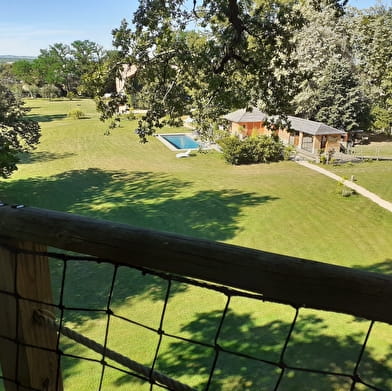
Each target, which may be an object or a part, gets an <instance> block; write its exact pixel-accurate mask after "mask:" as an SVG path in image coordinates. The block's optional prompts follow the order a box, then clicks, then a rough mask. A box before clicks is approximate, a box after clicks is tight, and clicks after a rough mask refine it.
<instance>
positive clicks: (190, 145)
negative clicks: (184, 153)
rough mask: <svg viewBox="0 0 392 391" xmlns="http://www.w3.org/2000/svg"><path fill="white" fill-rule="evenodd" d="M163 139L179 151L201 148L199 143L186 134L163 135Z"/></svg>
mask: <svg viewBox="0 0 392 391" xmlns="http://www.w3.org/2000/svg"><path fill="white" fill-rule="evenodd" d="M161 137H162V138H164V139H165V140H166V141H168V142H169V143H170V144H172V145H173V146H174V147H176V148H177V149H195V148H199V147H200V144H199V143H197V142H196V141H195V140H194V139H193V138H191V137H189V136H187V135H186V134H170V135H163V134H162V135H161Z"/></svg>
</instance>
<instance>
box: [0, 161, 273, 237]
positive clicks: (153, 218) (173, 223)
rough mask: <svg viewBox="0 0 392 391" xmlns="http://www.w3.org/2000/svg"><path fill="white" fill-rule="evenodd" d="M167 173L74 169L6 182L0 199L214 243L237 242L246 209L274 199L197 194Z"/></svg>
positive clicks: (215, 192) (221, 192)
mask: <svg viewBox="0 0 392 391" xmlns="http://www.w3.org/2000/svg"><path fill="white" fill-rule="evenodd" d="M192 186H193V183H192V182H190V181H184V180H179V179H177V178H175V177H172V176H171V175H169V174H165V173H153V172H132V173H127V172H122V171H103V170H100V169H93V168H92V169H88V170H75V171H69V172H65V173H62V174H59V175H55V176H52V177H49V178H41V177H38V178H30V179H25V180H19V181H10V182H7V181H4V182H3V183H2V188H1V189H0V199H1V200H2V201H5V202H9V203H21V204H24V205H33V206H37V207H44V208H48V209H57V210H61V211H68V212H73V213H79V214H83V215H88V216H91V217H95V218H99V219H107V220H111V221H117V222H123V223H128V224H131V225H135V226H139V227H147V228H152V229H157V230H162V231H169V232H176V233H180V234H186V235H191V236H194V237H201V238H206V239H211V240H222V241H223V240H227V239H231V238H232V237H234V235H235V234H236V233H237V232H238V230H239V229H240V227H239V226H238V224H237V223H238V220H239V218H240V217H241V215H242V209H243V208H244V207H249V206H253V205H260V204H265V203H268V202H271V201H274V200H276V199H277V198H276V197H273V196H269V195H265V196H260V195H258V194H255V193H250V192H241V191H238V190H232V189H226V190H197V191H192Z"/></svg>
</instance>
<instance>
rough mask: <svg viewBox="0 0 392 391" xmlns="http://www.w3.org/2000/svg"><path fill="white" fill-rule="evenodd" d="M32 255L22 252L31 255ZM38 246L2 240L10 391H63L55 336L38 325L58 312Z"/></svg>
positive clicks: (0, 313)
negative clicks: (39, 314)
mask: <svg viewBox="0 0 392 391" xmlns="http://www.w3.org/2000/svg"><path fill="white" fill-rule="evenodd" d="M26 250H27V252H23V251H26ZM45 251H46V247H45V246H41V245H37V244H34V243H29V242H23V243H17V242H12V243H11V242H9V241H5V240H3V241H0V363H1V367H2V373H3V377H4V379H5V380H4V385H5V389H6V391H16V390H23V389H38V390H43V391H61V390H62V389H63V387H62V379H61V372H60V368H59V359H58V355H57V352H56V348H57V334H56V332H54V331H52V330H50V329H48V328H45V327H42V326H40V325H39V324H38V323H37V322H35V321H34V319H33V315H34V311H36V310H45V311H49V312H52V313H53V308H52V307H51V306H50V305H48V304H50V303H52V292H51V283H50V274H49V265H48V259H47V257H46V256H44V255H39V254H37V253H39V252H45Z"/></svg>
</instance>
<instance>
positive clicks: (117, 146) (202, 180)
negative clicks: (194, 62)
mask: <svg viewBox="0 0 392 391" xmlns="http://www.w3.org/2000/svg"><path fill="white" fill-rule="evenodd" d="M29 105H31V106H32V107H33V113H32V114H33V115H34V116H36V118H38V119H39V120H40V121H42V122H41V126H42V133H43V137H42V140H41V144H40V145H39V147H38V149H37V150H36V151H35V152H34V153H33V154H32V155H29V156H26V157H24V158H23V163H22V164H20V165H19V170H18V172H16V173H15V174H14V175H13V176H12V178H10V179H8V180H4V181H1V182H0V199H1V200H3V201H5V202H12V203H23V204H26V205H32V206H37V207H43V208H50V209H57V210H62V211H68V212H74V213H78V214H83V215H88V216H92V217H96V218H100V219H108V220H113V221H119V222H125V223H129V224H133V225H138V226H142V227H149V228H155V229H159V230H166V231H171V232H178V233H183V234H187V235H192V236H196V237H202V238H207V239H212V240H217V241H224V242H227V243H233V244H238V245H242V246H247V247H252V248H257V249H262V250H266V251H273V252H278V253H282V254H288V255H292V256H296V257H303V258H308V259H313V260H318V261H322V262H329V263H334V264H339V265H345V266H352V267H358V268H362V269H365V270H373V271H381V272H384V273H392V267H391V264H392V262H391V260H392V244H391V240H390V238H391V237H392V214H391V213H388V212H386V211H385V210H383V209H382V208H380V207H378V206H377V205H376V204H373V203H371V202H370V201H368V200H367V199H365V198H362V197H360V196H352V197H349V198H344V197H341V196H339V195H338V194H337V192H336V186H337V185H336V182H334V181H333V180H330V179H328V178H326V177H324V176H322V175H319V174H317V173H315V172H313V171H311V170H307V169H306V168H304V167H301V166H299V165H297V164H296V163H293V162H282V163H274V164H269V165H250V166H241V167H235V166H230V165H227V164H226V163H225V162H224V161H223V159H222V156H221V155H220V154H219V153H217V152H209V153H202V154H195V155H194V156H192V157H190V158H186V159H176V157H175V152H172V151H169V150H168V149H167V148H166V147H165V146H164V145H163V144H162V143H160V142H159V141H158V140H157V139H155V138H152V139H151V140H150V142H149V143H147V144H145V145H142V144H139V143H138V139H137V136H136V135H135V134H134V132H133V129H134V128H135V124H136V122H135V121H124V122H123V124H122V127H121V128H119V129H116V130H114V131H113V132H112V134H111V135H110V136H105V135H104V131H105V125H104V124H102V123H100V122H99V121H98V116H97V114H96V113H95V109H94V104H93V102H92V101H89V100H79V101H52V102H49V101H45V100H34V101H29ZM73 108H80V109H81V110H82V111H84V112H85V113H86V115H87V117H88V118H87V119H83V120H72V119H69V118H67V117H66V114H67V113H68V111H70V110H71V109H73ZM171 130H173V129H171ZM164 131H165V130H164ZM359 184H363V185H364V186H365V184H364V183H363V182H362V179H361V180H360V181H359ZM380 187H381V186H380ZM369 190H372V189H371V188H369ZM373 191H376V190H375V189H373ZM380 195H381V194H380ZM96 266H97V265H89V264H86V263H81V264H80V263H75V264H72V265H70V267H69V269H68V274H67V280H66V291H65V297H66V300H68V301H69V305H73V306H78V305H83V306H91V308H104V307H105V305H106V300H107V290H108V286H109V284H110V278H111V274H110V273H109V270H110V269H111V268H110V267H109V266H105V265H100V266H99V267H98V268H97V267H96ZM53 278H54V288H55V289H56V290H57V288H58V283H59V281H60V275H59V269H58V266H56V267H54V268H53ZM129 281H132V284H130V283H129ZM97 287H99V288H100V289H99V292H98V293H97ZM164 293H165V290H164V287H163V283H158V284H156V282H155V279H153V278H150V277H148V276H145V277H143V276H142V275H140V274H139V273H137V272H134V271H129V270H125V269H124V270H122V269H120V273H119V278H118V282H117V284H116V287H115V292H114V297H113V303H112V304H113V305H112V309H113V310H114V311H115V313H118V314H121V315H123V316H126V317H131V318H132V319H135V320H143V322H144V323H146V324H148V325H152V326H154V327H157V325H158V322H159V318H160V311H161V308H162V303H163V297H164ZM223 307H224V297H223V295H221V294H217V293H211V292H209V291H206V290H203V289H200V288H195V287H184V286H181V284H177V285H176V286H175V287H174V288H173V292H172V294H171V296H170V299H169V304H168V312H167V316H166V317H165V322H164V330H165V332H168V333H174V334H179V335H183V336H187V337H189V336H192V338H195V339H198V340H208V341H210V342H212V340H213V335H214V332H215V331H216V327H217V322H218V319H219V315H218V314H219V312H220V311H222V309H223ZM66 316H67V318H66V319H67V320H68V321H69V322H70V323H71V324H72V325H73V327H75V328H76V329H78V330H82V331H83V332H85V333H86V334H87V335H88V336H90V337H92V338H95V339H97V340H98V341H100V342H102V341H103V338H104V331H105V329H104V325H105V318H103V317H100V316H98V314H95V315H94V314H91V313H69V314H67V315H66ZM292 317H293V310H292V309H290V308H288V307H286V306H281V305H276V304H268V303H259V302H255V301H252V300H245V299H233V302H232V304H231V306H230V312H229V315H228V317H227V318H226V320H225V323H224V327H223V331H222V335H221V338H220V340H219V343H221V344H222V345H224V346H226V347H230V348H233V349H236V350H239V351H241V352H245V353H248V354H256V355H260V356H262V357H263V358H266V359H271V360H279V353H280V351H281V349H282V342H283V340H284V338H285V337H284V336H285V335H286V334H287V330H288V328H289V325H290V322H291V319H292ZM354 321H355V319H354V318H353V317H350V316H345V315H339V314H326V313H323V312H316V311H311V310H306V309H302V310H301V311H300V319H299V323H298V326H297V327H296V328H295V333H294V336H293V340H292V341H291V342H290V344H289V346H288V355H287V357H286V358H287V360H288V363H289V364H291V365H298V366H307V367H312V368H315V367H316V368H323V369H327V370H331V371H350V370H352V368H353V367H354V365H355V360H356V358H357V356H358V354H359V349H360V344H361V342H362V340H363V336H364V332H365V329H366V326H367V323H366V322H354ZM391 336H392V332H391V327H389V326H386V325H382V324H377V332H376V333H374V334H373V336H372V338H371V340H370V342H369V343H370V346H369V350H368V354H367V355H366V359H365V361H364V364H363V366H362V367H363V373H365V378H366V379H368V380H369V382H373V383H374V384H376V385H378V386H380V387H384V388H387V389H388V388H392V372H391V368H392V358H391V355H390V351H391V345H388V343H387V341H391V340H392V338H391ZM125 341H127V342H125ZM63 343H64V346H65V351H67V352H72V353H74V354H76V353H77V354H83V355H84V354H86V355H88V356H93V357H97V355H94V354H91V353H88V352H87V351H86V350H85V349H83V348H80V347H78V346H75V345H73V344H68V343H67V341H63ZM156 343H157V336H156V335H155V334H152V333H151V332H149V331H146V330H145V329H141V328H140V327H136V326H130V325H129V324H128V323H127V322H125V321H121V320H118V319H116V320H113V321H112V322H111V327H110V332H109V347H111V348H114V349H116V350H119V351H120V353H123V354H129V355H130V356H131V358H133V359H136V360H139V361H141V362H143V363H146V364H150V363H151V360H152V357H153V353H154V350H155V346H156ZM212 357H213V352H212V351H210V350H208V349H202V348H200V347H198V346H197V345H196V346H195V345H189V344H186V343H180V342H178V341H172V340H170V338H168V337H165V338H164V341H163V343H162V350H161V353H160V355H159V358H158V362H157V368H158V369H161V370H163V371H164V372H167V373H173V374H174V376H175V377H176V378H179V379H182V380H186V381H187V382H189V383H190V384H191V385H194V386H199V389H201V388H200V385H202V384H203V382H205V381H206V379H207V378H208V365H209V364H210V362H211V359H212ZM63 365H64V371H63V372H64V377H65V384H66V389H67V390H76V389H86V390H87V389H89V390H92V389H97V384H98V382H99V376H100V365H99V364H95V363H91V362H88V361H82V362H80V361H76V360H72V359H65V360H64V362H63ZM218 369H219V371H218V372H217V378H216V384H215V386H214V387H215V388H214V387H213V388H212V389H214V390H217V389H222V390H236V389H238V390H240V389H241V390H254V389H257V390H259V389H269V388H270V387H271V384H273V383H274V382H275V381H276V379H277V373H278V371H277V370H276V369H275V368H274V367H271V366H268V365H261V364H260V363H254V362H252V361H250V360H245V359H233V358H231V357H227V356H225V355H222V358H221V359H220V360H219V361H218ZM245 378H247V379H248V380H247V381H244V379H245ZM129 381H130V380H129V377H125V376H123V375H121V374H119V373H117V372H116V371H114V370H111V369H107V370H106V372H105V378H104V382H105V384H104V389H108V390H111V389H116V390H117V389H124V390H125V389H129V387H130V383H129ZM132 384H133V386H132V390H148V389H149V387H147V386H146V385H142V384H141V383H140V384H139V383H138V382H134V383H132ZM299 384H302V385H304V384H306V386H305V387H307V388H306V389H307V390H316V389H317V390H343V389H350V388H349V386H347V381H346V380H345V379H344V378H341V379H337V378H336V377H326V376H316V375H314V374H313V375H312V374H306V373H301V372H298V371H295V372H292V371H288V372H287V373H286V374H285V376H284V380H283V383H282V387H281V389H283V390H298V389H304V388H303V386H302V388H301V386H300V385H299ZM345 387H346V388H345ZM154 389H158V388H154Z"/></svg>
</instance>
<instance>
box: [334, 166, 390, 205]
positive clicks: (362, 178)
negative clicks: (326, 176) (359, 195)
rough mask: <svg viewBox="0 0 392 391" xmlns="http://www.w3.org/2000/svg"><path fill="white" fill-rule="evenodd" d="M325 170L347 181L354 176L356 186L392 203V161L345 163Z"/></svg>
mask: <svg viewBox="0 0 392 391" xmlns="http://www.w3.org/2000/svg"><path fill="white" fill-rule="evenodd" d="M327 168H328V170H330V171H333V172H334V173H335V174H338V175H340V176H342V177H345V178H347V179H350V178H351V176H352V175H354V178H355V180H356V183H357V184H358V185H360V186H363V187H365V188H366V189H368V190H370V191H372V192H374V193H376V194H377V195H379V196H380V197H381V198H384V199H385V200H387V201H390V202H392V161H371V162H361V163H346V164H342V165H340V166H328V167H327Z"/></svg>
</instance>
